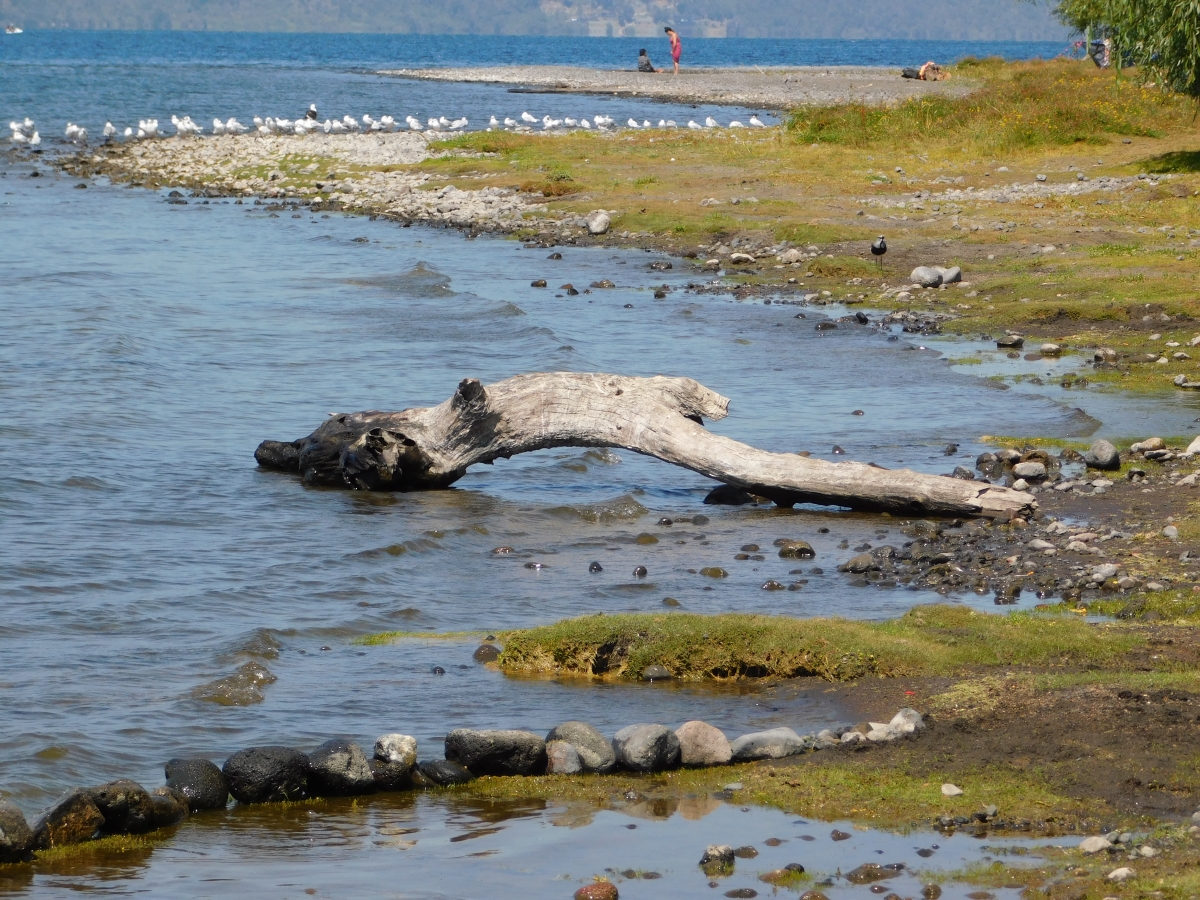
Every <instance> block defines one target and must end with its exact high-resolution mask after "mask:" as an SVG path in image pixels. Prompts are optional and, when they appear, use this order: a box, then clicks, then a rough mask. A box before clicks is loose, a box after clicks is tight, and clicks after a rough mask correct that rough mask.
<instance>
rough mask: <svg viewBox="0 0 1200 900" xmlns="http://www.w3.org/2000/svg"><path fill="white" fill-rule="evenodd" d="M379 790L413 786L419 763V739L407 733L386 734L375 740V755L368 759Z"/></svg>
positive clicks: (397, 789)
mask: <svg viewBox="0 0 1200 900" xmlns="http://www.w3.org/2000/svg"><path fill="white" fill-rule="evenodd" d="M367 765H369V766H370V768H371V776H372V778H373V779H374V781H375V790H377V791H403V790H407V789H408V788H410V787H412V774H413V769H414V768H415V767H416V765H417V739H416V738H414V737H410V736H409V735H407V734H385V735H382V736H380V737H379V738H377V739H376V740H375V756H374V758H373V759H370V760H367Z"/></svg>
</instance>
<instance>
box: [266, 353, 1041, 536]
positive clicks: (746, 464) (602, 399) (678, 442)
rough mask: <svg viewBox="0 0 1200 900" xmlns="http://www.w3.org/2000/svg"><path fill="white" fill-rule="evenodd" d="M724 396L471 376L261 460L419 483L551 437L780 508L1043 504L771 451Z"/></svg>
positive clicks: (555, 377) (641, 384)
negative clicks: (424, 402)
mask: <svg viewBox="0 0 1200 900" xmlns="http://www.w3.org/2000/svg"><path fill="white" fill-rule="evenodd" d="M728 409H729V401H728V400H727V399H726V398H724V397H722V396H721V395H720V394H717V393H715V392H713V391H710V390H709V389H708V388H706V387H704V385H702V384H699V383H697V382H695V381H693V380H692V379H690V378H663V377H656V378H630V377H625V376H621V375H599V374H584V373H576V372H546V373H539V374H532V375H518V376H516V377H515V378H509V379H507V380H505V381H500V382H497V383H496V384H492V385H488V386H487V387H486V388H485V387H483V386H482V385H481V384H480V383H479V381H478V380H476V379H473V378H468V379H464V380H463V381H462V382H461V383H460V384H459V386H458V390H457V391H456V392H455V394H454V396H453V397H451V398H450V399H449V400H447V401H446V402H444V403H442V404H440V405H438V406H434V407H432V408H427V409H422V408H414V409H406V410H404V411H402V412H374V411H371V412H361V413H349V414H345V415H335V416H333V417H331V418H330V419H329V420H328V421H326V422H325V423H324V424H323V425H321V427H320V428H318V429H317V430H316V431H314V432H313V433H312V434H310V435H309V436H308V437H305V438H301V439H300V440H297V441H291V442H282V441H263V442H262V444H260V445H259V447H258V450H257V451H255V454H254V457H255V459H257V460H258V462H259V464H260V465H262V466H265V467H268V468H273V469H282V470H286V471H291V472H299V473H300V474H301V476H302V477H303V479H304V481H305V483H307V484H319V485H334V486H342V487H350V488H358V489H362V490H373V491H388V490H390V491H419V490H434V489H438V488H445V487H448V486H449V485H451V484H453V483H454V482H455V481H457V480H458V479H459V478H462V476H463V474H464V473H465V472H466V471H467V468H468V467H469V466H471V465H474V464H475V463H491V462H492V461H493V460H496V459H501V458H503V459H508V458H509V457H511V456H514V455H516V454H518V453H526V452H528V451H530V450H542V449H545V448H548V447H623V448H624V449H626V450H633V451H635V452H637V453H644V454H645V455H647V456H653V457H657V458H658V459H661V460H664V461H666V462H669V463H674V464H675V465H679V466H683V467H685V468H688V469H691V470H692V471H694V472H699V473H700V474H701V475H706V476H708V477H709V478H715V479H717V480H718V481H722V482H724V483H725V484H729V485H733V486H734V487H738V488H742V489H743V490H746V491H749V492H750V493H753V494H757V495H759V496H762V497H767V498H769V499H771V500H773V501H774V502H775V503H777V504H779V505H781V506H792V505H794V504H796V503H820V504H827V505H835V506H847V507H850V508H852V509H861V510H880V511H888V512H896V513H903V514H908V515H946V516H992V517H995V516H1001V517H1007V516H1012V515H1018V514H1022V513H1026V512H1029V511H1030V510H1031V509H1032V508H1033V507H1034V506H1035V505H1036V504H1035V503H1034V501H1033V498H1032V497H1030V496H1028V495H1027V494H1024V493H1021V492H1019V491H1013V490H1009V489H1008V488H1004V487H1000V486H998V485H992V484H984V483H981V482H975V481H964V480H962V479H958V478H945V477H941V476H937V475H922V474H920V473H917V472H912V471H910V470H908V469H897V470H888V469H881V468H878V467H875V466H869V465H864V464H862V463H854V462H840V463H832V462H826V461H825V460H820V459H809V458H806V457H803V456H797V455H795V454H791V453H768V452H766V451H763V450H756V449H755V448H753V447H749V446H747V445H745V444H741V443H738V442H737V441H734V440H730V439H729V438H726V437H720V436H718V435H715V434H712V433H710V432H708V431H706V430H705V429H704V427H703V420H704V418H709V419H722V418H724V417H725V415H726V414H727V412H728Z"/></svg>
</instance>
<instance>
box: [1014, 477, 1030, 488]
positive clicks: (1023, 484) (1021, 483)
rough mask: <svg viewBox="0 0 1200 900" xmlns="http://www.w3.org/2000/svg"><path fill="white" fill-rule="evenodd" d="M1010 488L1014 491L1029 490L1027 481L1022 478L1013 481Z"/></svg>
mask: <svg viewBox="0 0 1200 900" xmlns="http://www.w3.org/2000/svg"><path fill="white" fill-rule="evenodd" d="M1012 489H1013V490H1014V491H1027V490H1029V482H1028V481H1026V480H1025V479H1024V478H1018V479H1017V480H1016V481H1014V482H1013V485H1012Z"/></svg>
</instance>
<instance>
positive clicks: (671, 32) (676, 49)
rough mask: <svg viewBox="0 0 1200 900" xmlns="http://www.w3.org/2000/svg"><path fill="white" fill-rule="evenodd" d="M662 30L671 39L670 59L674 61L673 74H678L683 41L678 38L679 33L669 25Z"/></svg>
mask: <svg viewBox="0 0 1200 900" xmlns="http://www.w3.org/2000/svg"><path fill="white" fill-rule="evenodd" d="M663 31H665V32H666V33H667V37H668V38H670V40H671V61H672V62H674V63H675V74H676V75H678V74H679V57H680V56H681V55H682V54H683V41H681V40H679V35H678V34H676V33H675V29H674V28H672V27H670V26H669V25H668V26H667V27H666V28H664V29H663Z"/></svg>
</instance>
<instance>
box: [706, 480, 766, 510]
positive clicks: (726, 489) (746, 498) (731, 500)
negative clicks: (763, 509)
mask: <svg viewBox="0 0 1200 900" xmlns="http://www.w3.org/2000/svg"><path fill="white" fill-rule="evenodd" d="M704 502H705V503H706V504H708V505H709V506H745V505H747V504H749V503H753V502H754V497H752V496H751V495H750V494H748V493H747V492H746V491H743V490H742V489H741V488H735V487H733V486H732V485H728V484H722V485H720V486H718V487H715V488H713V489H712V490H711V491H709V492H708V496H707V497H705V498H704Z"/></svg>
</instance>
